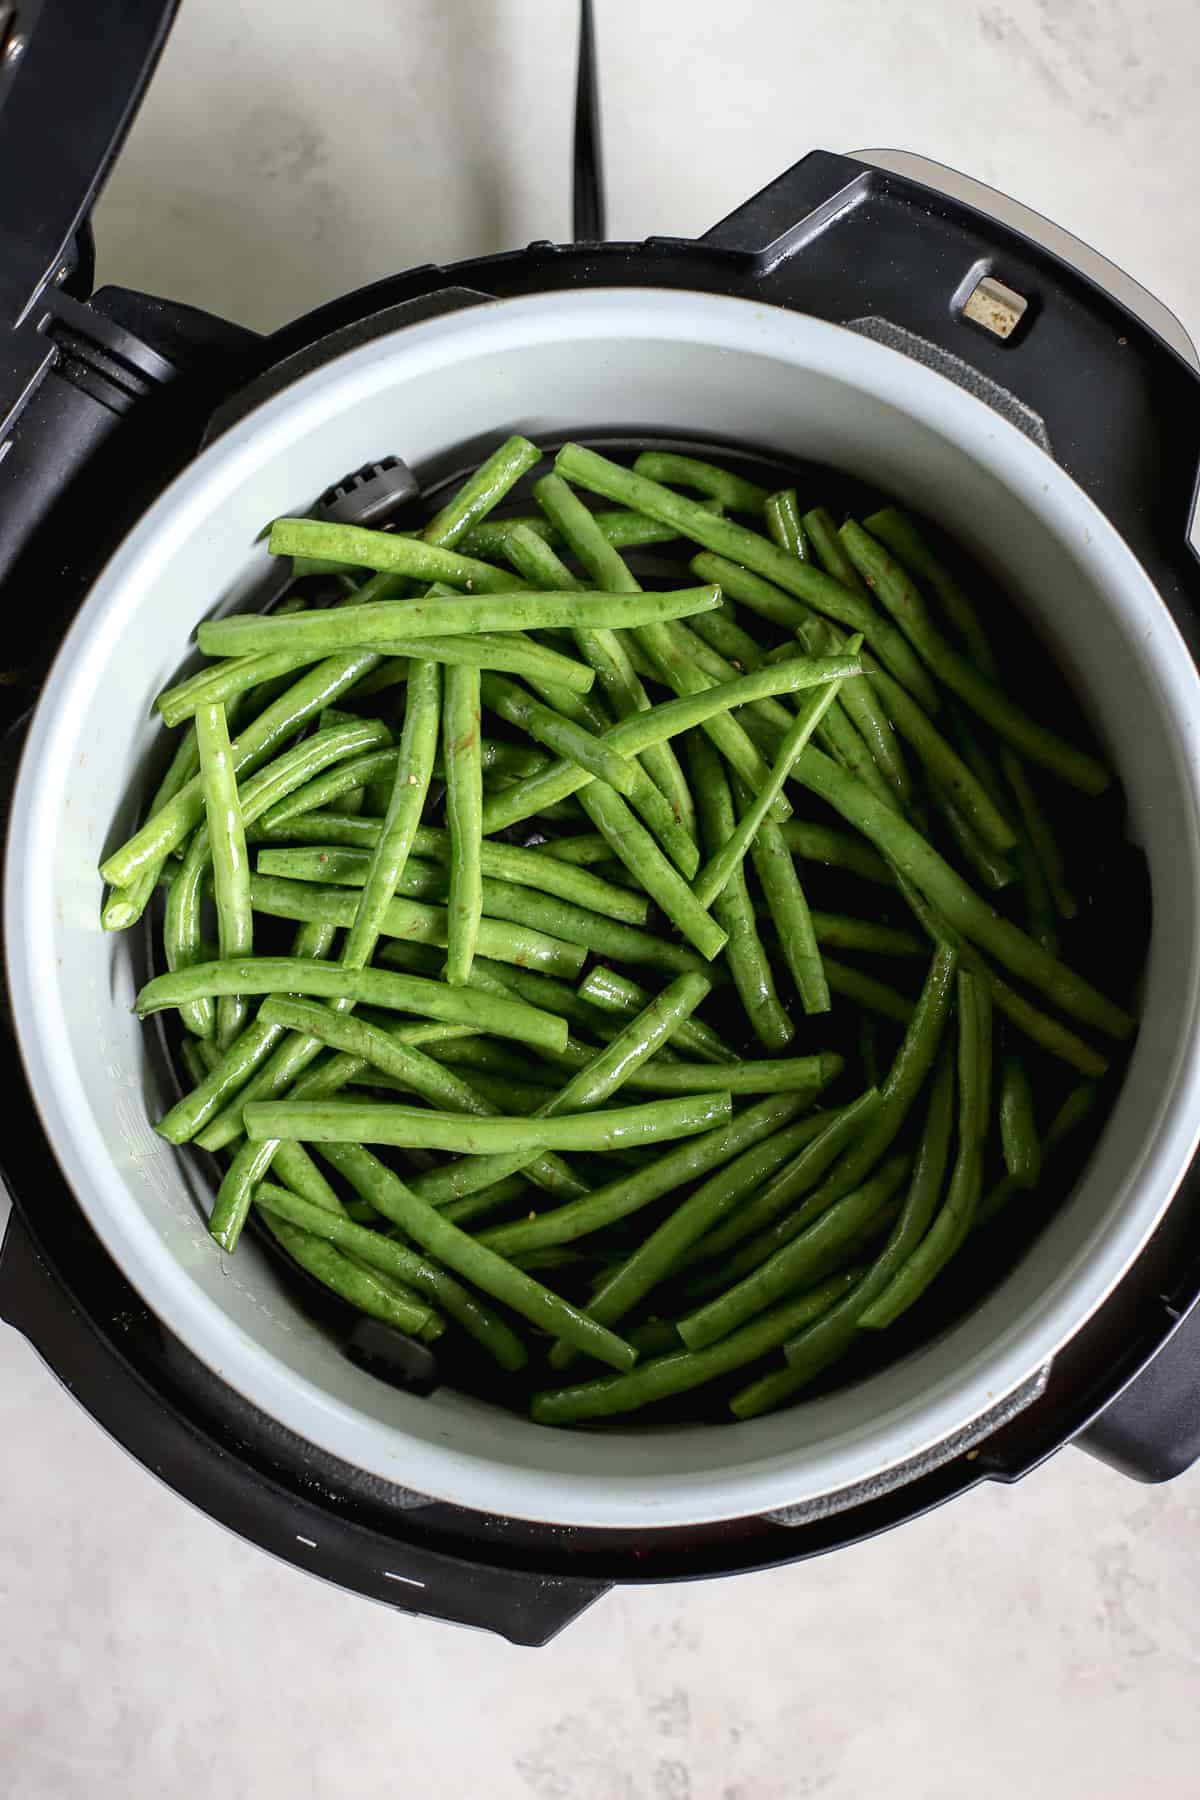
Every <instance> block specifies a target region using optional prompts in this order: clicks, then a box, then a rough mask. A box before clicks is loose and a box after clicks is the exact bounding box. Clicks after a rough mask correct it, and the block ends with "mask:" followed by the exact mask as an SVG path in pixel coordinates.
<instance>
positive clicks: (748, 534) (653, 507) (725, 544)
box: [555, 444, 938, 712]
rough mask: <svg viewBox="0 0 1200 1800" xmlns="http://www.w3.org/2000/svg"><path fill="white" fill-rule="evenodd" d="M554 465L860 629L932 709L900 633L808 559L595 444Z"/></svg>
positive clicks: (929, 690) (572, 447)
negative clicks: (708, 510) (636, 469)
mask: <svg viewBox="0 0 1200 1800" xmlns="http://www.w3.org/2000/svg"><path fill="white" fill-rule="evenodd" d="M555 467H556V468H557V470H558V471H559V473H560V474H562V475H564V476H565V477H566V479H567V480H568V481H575V482H577V483H578V484H579V486H581V487H584V488H587V489H588V490H589V491H590V492H592V493H598V494H603V495H605V497H606V498H609V499H613V498H619V499H620V500H621V501H622V503H623V504H625V505H629V506H636V507H638V508H639V509H640V510H641V511H642V512H645V513H648V514H649V515H650V517H651V518H656V519H661V520H662V521H663V523H664V524H670V525H675V526H677V527H678V529H679V530H680V532H681V533H682V535H684V536H686V537H690V538H691V539H693V541H694V542H695V543H697V544H701V545H703V547H704V548H705V549H706V550H714V551H716V553H717V554H718V555H719V556H727V557H728V558H729V559H730V561H732V562H737V563H742V564H743V565H744V566H745V567H746V568H748V569H752V570H753V571H754V572H755V574H757V575H764V576H766V578H767V580H768V581H772V582H774V583H775V584H776V586H778V587H781V588H783V589H784V591H785V592H787V593H791V594H795V595H797V596H798V597H799V598H800V599H802V600H804V601H805V602H806V604H807V605H809V606H811V607H814V608H815V609H816V611H817V612H820V613H824V614H826V615H827V616H828V617H829V618H831V619H836V620H837V621H838V622H839V623H840V624H843V625H846V626H848V627H849V629H850V630H851V631H861V632H862V634H863V636H864V637H865V638H866V640H867V642H868V643H869V644H870V645H871V646H872V648H873V649H874V650H875V651H876V654H877V655H878V656H879V659H880V661H881V662H883V663H885V664H886V666H887V667H888V668H889V669H890V670H891V672H892V673H893V674H894V675H895V677H896V679H897V680H898V681H902V682H903V683H904V685H905V687H907V688H908V689H909V691H910V693H912V694H914V695H915V696H916V698H917V699H918V700H920V702H921V704H922V705H923V706H924V707H925V709H926V711H928V712H936V711H937V707H938V698H937V693H936V690H935V689H934V687H933V684H932V682H931V681H930V679H929V677H928V675H927V674H926V672H925V670H924V668H923V667H922V665H921V663H920V661H919V659H918V658H917V657H916V656H915V655H914V653H913V651H912V650H911V649H910V648H909V645H908V643H907V641H906V640H905V638H904V636H903V634H902V633H901V632H899V631H897V630H896V628H895V626H893V625H892V624H891V623H890V622H889V621H888V620H887V619H886V618H884V617H882V616H881V615H880V614H878V613H876V612H875V610H874V609H873V607H871V606H870V605H869V604H868V603H867V602H865V601H863V600H862V599H861V598H860V597H859V595H857V594H855V593H852V592H851V591H850V590H849V589H848V588H844V587H843V586H842V585H841V583H840V582H837V581H834V580H832V578H831V577H830V576H828V575H825V574H824V573H823V572H822V571H820V570H819V569H815V568H814V567H813V565H812V564H811V563H807V562H801V561H800V559H799V557H795V556H789V555H788V553H787V552H786V551H785V550H781V549H780V548H779V547H778V545H777V544H772V543H771V542H770V540H769V539H767V538H765V537H762V536H761V535H760V534H759V533H758V532H756V531H750V530H748V529H747V528H746V527H745V526H743V525H737V524H735V523H734V522H733V521H732V520H731V519H726V518H724V517H723V516H721V515H717V514H712V513H706V512H705V511H704V510H703V509H702V508H701V507H699V506H697V505H696V503H695V502H694V501H692V500H688V499H686V498H685V497H684V496H683V495H682V494H676V493H673V492H672V491H671V489H670V488H665V487H663V486H661V484H659V483H658V482H653V481H648V480H646V478H645V477H644V476H641V475H635V474H634V473H633V472H632V471H631V470H629V469H622V468H621V467H620V466H619V465H618V464H616V463H614V462H610V461H609V460H608V458H607V457H603V456H600V455H598V454H597V453H596V451H594V450H585V449H584V448H583V446H582V445H580V444H567V445H564V447H563V449H561V450H560V451H559V453H558V456H557V457H556V458H555Z"/></svg>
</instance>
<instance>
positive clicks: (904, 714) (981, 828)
mask: <svg viewBox="0 0 1200 1800" xmlns="http://www.w3.org/2000/svg"><path fill="white" fill-rule="evenodd" d="M864 666H865V667H867V669H868V672H869V674H870V678H871V681H872V683H873V685H874V687H875V689H876V691H877V693H878V694H879V697H880V699H881V700H882V701H883V702H884V704H885V705H886V706H887V709H888V711H889V712H890V714H891V716H892V718H893V720H894V721H895V725H896V729H897V731H899V732H900V734H901V735H902V736H903V737H905V738H906V739H907V740H908V742H909V743H910V744H911V746H912V748H913V749H914V751H915V752H916V754H917V755H918V756H919V757H920V759H921V761H922V762H923V763H924V765H925V768H926V770H927V771H928V774H929V777H930V780H931V781H932V782H933V783H934V785H935V787H936V788H937V789H938V790H940V792H941V793H942V794H944V795H945V797H946V799H947V800H948V801H950V802H952V803H953V804H954V806H956V807H957V808H958V809H959V810H960V811H961V813H962V815H963V816H964V818H965V819H966V820H967V822H968V823H969V824H970V826H971V827H972V828H973V830H974V831H976V832H977V833H978V835H979V836H980V838H982V839H983V840H984V842H985V843H986V844H987V845H988V847H989V848H990V849H991V850H993V851H1003V850H1010V849H1011V848H1012V847H1013V845H1014V844H1015V843H1016V841H1017V834H1016V832H1015V831H1014V830H1013V828H1012V825H1011V824H1010V823H1009V821H1008V819H1007V818H1006V817H1005V815H1004V813H1003V811H1002V810H1001V808H1000V807H999V806H998V805H997V804H996V802H995V801H994V800H993V799H992V796H991V795H990V794H989V793H988V790H987V788H986V787H985V786H984V785H983V783H982V782H981V781H980V780H979V778H978V777H977V776H976V775H975V773H974V772H973V771H972V770H971V769H970V768H969V767H968V765H967V764H966V763H965V762H964V760H963V759H962V757H960V756H959V755H958V753H957V751H956V750H955V749H954V747H953V745H951V744H949V743H948V742H947V741H946V739H945V738H944V737H943V736H942V735H941V733H940V732H939V731H937V730H936V729H935V728H934V726H933V725H931V724H930V722H929V720H928V718H927V717H926V716H925V714H924V713H923V712H922V711H921V708H920V707H919V706H918V705H917V703H916V701H915V700H913V699H912V698H911V696H910V695H909V694H907V693H906V692H905V690H904V689H903V688H902V687H901V686H900V684H899V683H898V682H895V681H893V680H892V678H891V676H890V675H886V674H885V673H884V672H883V670H882V669H879V668H878V667H871V663H870V659H867V661H866V663H865V664H864Z"/></svg>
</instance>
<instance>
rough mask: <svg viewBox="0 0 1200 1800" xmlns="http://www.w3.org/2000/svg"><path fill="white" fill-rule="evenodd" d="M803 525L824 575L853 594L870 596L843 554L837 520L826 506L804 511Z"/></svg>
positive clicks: (868, 597) (866, 598)
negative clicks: (839, 583)
mask: <svg viewBox="0 0 1200 1800" xmlns="http://www.w3.org/2000/svg"><path fill="white" fill-rule="evenodd" d="M804 529H805V531H806V532H807V533H808V536H809V539H810V540H811V542H812V547H813V550H814V551H815V553H816V559H817V561H818V562H819V563H820V565H821V567H822V568H823V569H824V570H825V573H826V574H827V575H832V576H833V578H834V580H835V581H840V582H841V584H842V586H843V587H846V588H849V589H850V592H851V593H852V594H858V595H860V596H861V598H862V599H864V600H869V599H870V589H869V588H868V587H867V584H866V582H865V581H864V580H863V578H862V576H861V575H860V574H859V572H858V570H857V569H856V568H855V566H854V564H853V563H852V562H851V561H850V558H849V557H848V556H847V555H846V551H845V547H844V545H843V544H842V541H841V539H840V538H839V537H838V528H837V522H836V521H835V519H834V516H833V514H832V513H831V512H830V511H829V508H828V507H827V506H814V507H813V508H812V509H811V510H810V511H809V512H806V513H805V515H804Z"/></svg>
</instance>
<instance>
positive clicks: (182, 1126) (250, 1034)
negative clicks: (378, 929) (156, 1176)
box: [154, 924, 335, 1144]
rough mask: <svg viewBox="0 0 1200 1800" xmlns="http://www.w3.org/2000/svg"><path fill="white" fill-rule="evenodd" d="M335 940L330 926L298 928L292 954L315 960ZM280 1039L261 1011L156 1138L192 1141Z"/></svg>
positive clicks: (160, 1127) (171, 1114) (164, 1119)
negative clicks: (265, 1022) (265, 1020)
mask: <svg viewBox="0 0 1200 1800" xmlns="http://www.w3.org/2000/svg"><path fill="white" fill-rule="evenodd" d="M334 936H335V928H334V927H333V926H332V925H312V924H309V925H301V927H300V929H299V930H298V931H297V933H296V935H295V938H294V940H293V943H292V950H291V954H292V955H293V956H298V957H310V958H314V959H316V958H321V957H324V956H327V955H328V954H329V951H330V950H331V949H332V947H333V940H334ZM282 1036H283V1032H282V1030H281V1029H280V1028H279V1027H278V1026H271V1025H266V1024H264V1023H263V1020H262V1009H261V1008H260V1009H259V1014H258V1016H257V1017H256V1018H254V1019H252V1020H251V1022H250V1024H249V1025H247V1027H246V1029H245V1030H244V1031H243V1032H242V1034H241V1036H240V1037H238V1038H237V1039H236V1040H235V1041H234V1042H233V1043H232V1044H230V1045H229V1047H228V1049H227V1050H226V1051H225V1052H224V1054H223V1055H220V1056H217V1057H215V1060H214V1062H213V1065H212V1067H211V1068H210V1069H208V1070H206V1072H205V1074H204V1076H203V1078H202V1079H201V1080H200V1081H199V1082H197V1084H196V1086H195V1087H194V1088H193V1089H192V1091H191V1093H190V1094H185V1095H184V1096H183V1098H182V1099H181V1100H177V1101H176V1103H175V1105H174V1106H172V1107H171V1108H170V1109H169V1111H167V1112H165V1113H164V1114H163V1116H162V1118H161V1119H160V1120H159V1121H158V1123H157V1125H156V1126H155V1127H154V1129H155V1130H156V1131H157V1132H158V1134H159V1136H160V1137H164V1138H166V1140H167V1142H168V1143H171V1144H185V1143H187V1142H188V1140H189V1139H190V1138H193V1137H195V1135H196V1133H197V1132H198V1131H201V1130H203V1128H204V1127H205V1126H206V1125H207V1124H208V1123H209V1122H210V1120H212V1119H214V1118H215V1117H216V1116H217V1114H218V1113H219V1112H220V1111H221V1109H222V1107H224V1106H225V1105H226V1104H227V1103H228V1102H229V1100H230V1099H231V1098H232V1096H233V1095H234V1094H236V1093H237V1092H238V1091H239V1089H241V1088H243V1087H244V1086H245V1085H246V1083H247V1082H248V1081H249V1080H250V1078H251V1076H252V1075H253V1074H254V1072H255V1070H256V1069H258V1068H259V1067H260V1066H261V1064H262V1063H263V1062H264V1061H265V1059H266V1058H267V1057H268V1056H269V1055H270V1053H271V1051H272V1050H273V1049H274V1048H275V1046H276V1044H277V1043H278V1042H279V1040H280V1038H281V1037H282Z"/></svg>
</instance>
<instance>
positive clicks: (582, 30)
mask: <svg viewBox="0 0 1200 1800" xmlns="http://www.w3.org/2000/svg"><path fill="white" fill-rule="evenodd" d="M573 174H574V187H573V196H572V199H573V205H572V217H573V235H574V239H575V242H576V243H577V244H601V243H603V242H604V239H605V235H606V234H605V229H604V165H603V159H602V156H601V151H600V93H599V85H598V79H597V72H596V34H595V29H594V26H593V22H592V0H581V4H580V8H579V71H578V75H577V78H576V83H575V156H574V170H573Z"/></svg>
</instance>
